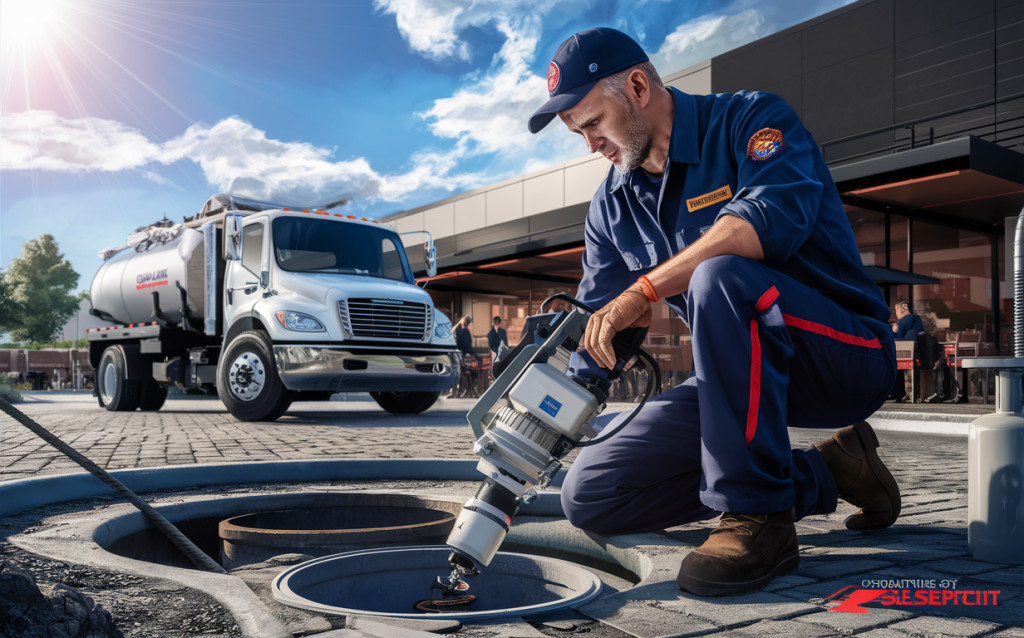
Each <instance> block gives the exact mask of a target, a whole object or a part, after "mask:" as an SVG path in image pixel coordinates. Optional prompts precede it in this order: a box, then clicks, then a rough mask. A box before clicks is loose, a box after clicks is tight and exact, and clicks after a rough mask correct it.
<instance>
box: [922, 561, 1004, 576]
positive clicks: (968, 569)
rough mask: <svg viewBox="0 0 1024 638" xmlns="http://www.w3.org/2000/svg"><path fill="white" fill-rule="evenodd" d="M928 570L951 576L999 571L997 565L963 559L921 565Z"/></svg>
mask: <svg viewBox="0 0 1024 638" xmlns="http://www.w3.org/2000/svg"><path fill="white" fill-rule="evenodd" d="M921 567H925V568H928V569H934V570H935V571H937V572H942V573H944V574H950V575H952V576H967V575H970V574H980V573H981V572H990V571H995V570H997V569H999V567H1000V565H999V564H998V563H983V562H981V561H980V560H972V559H963V558H949V559H946V560H937V561H932V562H929V563H925V564H923V565H921Z"/></svg>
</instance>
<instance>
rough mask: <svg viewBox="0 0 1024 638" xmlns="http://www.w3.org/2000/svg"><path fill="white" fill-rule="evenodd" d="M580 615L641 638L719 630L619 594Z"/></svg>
mask: <svg viewBox="0 0 1024 638" xmlns="http://www.w3.org/2000/svg"><path fill="white" fill-rule="evenodd" d="M672 585H673V586H675V583H672ZM677 591H678V589H677ZM623 593H626V592H623ZM579 611H580V612H582V613H583V614H585V615H587V616H589V617H591V618H593V619H594V620H599V621H601V622H603V623H605V624H608V625H611V626H612V627H615V628H616V629H618V630H620V631H624V632H626V633H627V634H630V635H631V636H636V637H637V638H656V637H657V636H691V635H698V634H705V633H708V632H710V631H713V630H714V629H715V628H716V627H715V626H714V625H712V624H711V623H709V622H705V621H703V620H698V619H697V618H690V617H687V616H684V615H683V614H679V613H675V612H671V611H666V610H664V609H659V608H658V607H656V606H654V603H653V602H652V601H648V600H630V599H629V597H628V596H622V597H621V598H619V594H614V595H612V596H607V597H605V598H601V599H599V600H597V601H595V602H593V603H590V604H589V605H585V606H584V607H581V608H580V610H579Z"/></svg>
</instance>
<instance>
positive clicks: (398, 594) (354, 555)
mask: <svg viewBox="0 0 1024 638" xmlns="http://www.w3.org/2000/svg"><path fill="white" fill-rule="evenodd" d="M450 551H451V550H449V549H448V548H447V547H445V546H428V547H391V548H383V549H371V550H362V551H354V552H347V553H344V554H337V555H334V556H324V557H323V558H317V559H314V560H311V561H308V562H305V563H302V564H300V565H295V566H294V567H291V568H289V569H287V570H286V571H284V572H282V573H281V574H280V575H279V576H278V577H277V578H275V579H274V582H273V593H274V598H276V599H277V600H278V601H280V602H282V603H284V604H286V605H291V606H293V607H301V608H302V609H309V610H311V611H317V612H321V613H328V614H365V615H371V616H391V617H395V618H423V617H425V616H429V617H430V618H449V619H453V620H458V619H464V620H469V619H473V618H478V619H479V618H495V617H500V616H530V615H535V614H540V613H547V612H551V611H556V610H559V609H563V608H567V607H577V606H579V605H582V604H584V603H585V602H587V601H589V600H591V599H593V598H594V597H596V596H597V595H598V594H599V593H600V592H601V580H600V579H599V578H598V577H597V576H596V575H594V574H593V573H591V572H590V571H588V570H586V569H584V568H582V567H580V566H579V565H575V564H573V563H570V562H568V561H564V560H559V559H555V558H546V557H540V556H527V555H525V554H513V553H507V552H498V554H497V555H496V556H495V557H494V560H493V561H492V562H491V564H490V566H489V567H487V568H486V569H485V570H484V571H483V573H481V574H480V575H479V576H473V577H470V578H467V579H466V581H467V582H468V583H469V585H470V589H469V591H468V593H469V594H472V595H474V596H476V600H474V601H473V602H472V603H471V604H469V605H466V606H464V607H459V608H457V609H454V610H452V611H450V612H441V613H434V614H429V615H427V614H423V613H419V612H415V611H413V605H414V604H415V603H416V602H417V601H420V600H423V599H424V598H430V591H429V590H428V587H429V586H430V583H431V582H432V581H433V580H434V579H435V578H436V577H437V576H439V575H445V576H446V575H447V574H448V572H450V571H451V565H449V564H448V554H449V552H450ZM435 595H436V594H435Z"/></svg>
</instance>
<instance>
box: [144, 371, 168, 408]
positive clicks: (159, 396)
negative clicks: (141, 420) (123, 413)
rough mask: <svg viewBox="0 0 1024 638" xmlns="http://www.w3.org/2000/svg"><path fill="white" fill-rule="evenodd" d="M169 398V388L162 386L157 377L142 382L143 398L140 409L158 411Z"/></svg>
mask: <svg viewBox="0 0 1024 638" xmlns="http://www.w3.org/2000/svg"><path fill="white" fill-rule="evenodd" d="M166 400H167V388H165V387H163V386H161V385H160V384H159V383H157V382H156V380H155V379H146V380H145V381H143V382H142V398H141V399H140V400H139V409H140V410H142V411H143V412H156V411H157V410H159V409H160V408H162V407H164V401H166Z"/></svg>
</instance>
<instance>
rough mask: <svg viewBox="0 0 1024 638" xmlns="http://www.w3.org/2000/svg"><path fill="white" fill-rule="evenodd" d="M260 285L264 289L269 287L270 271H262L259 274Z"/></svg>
mask: <svg viewBox="0 0 1024 638" xmlns="http://www.w3.org/2000/svg"><path fill="white" fill-rule="evenodd" d="M260 285H261V286H263V287H264V288H266V287H267V286H269V285H270V271H269V270H264V271H263V272H261V273H260Z"/></svg>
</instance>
